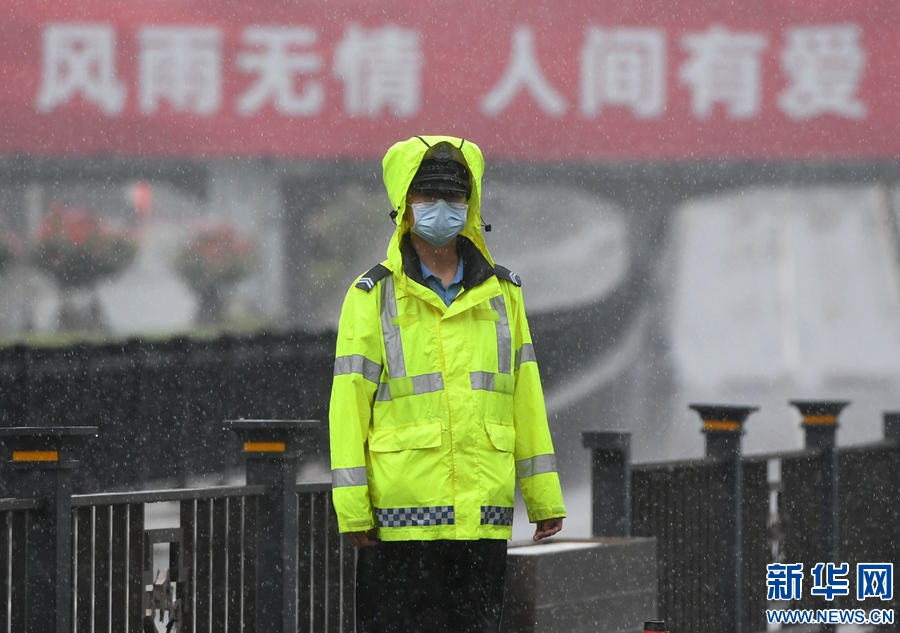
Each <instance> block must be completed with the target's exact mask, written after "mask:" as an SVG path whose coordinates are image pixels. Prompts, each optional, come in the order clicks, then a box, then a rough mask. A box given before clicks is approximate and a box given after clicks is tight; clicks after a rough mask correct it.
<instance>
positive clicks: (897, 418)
mask: <svg viewBox="0 0 900 633" xmlns="http://www.w3.org/2000/svg"><path fill="white" fill-rule="evenodd" d="M883 415H884V439H886V440H894V441H900V411H885V412H884V414H883Z"/></svg>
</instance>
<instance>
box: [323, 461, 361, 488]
mask: <svg viewBox="0 0 900 633" xmlns="http://www.w3.org/2000/svg"><path fill="white" fill-rule="evenodd" d="M368 483H369V479H368V477H367V476H366V467H365V466H358V467H356V468H335V469H334V470H332V471H331V487H332V488H343V487H344V486H365V485H368Z"/></svg>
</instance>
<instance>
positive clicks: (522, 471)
mask: <svg viewBox="0 0 900 633" xmlns="http://www.w3.org/2000/svg"><path fill="white" fill-rule="evenodd" d="M555 472H556V455H554V454H553V453H550V454H549V455H535V456H534V457H529V458H528V459H520V460H519V461H517V462H516V476H517V477H518V478H519V479H528V478H529V477H534V476H535V475H543V474H544V473H555Z"/></svg>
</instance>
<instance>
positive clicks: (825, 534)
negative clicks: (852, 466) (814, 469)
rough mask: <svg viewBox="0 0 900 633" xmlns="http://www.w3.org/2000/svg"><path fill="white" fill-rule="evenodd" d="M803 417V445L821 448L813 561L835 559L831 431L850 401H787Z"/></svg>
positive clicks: (834, 469)
mask: <svg viewBox="0 0 900 633" xmlns="http://www.w3.org/2000/svg"><path fill="white" fill-rule="evenodd" d="M790 404H791V406H793V407H795V408H796V409H797V410H798V411H799V412H800V415H801V417H802V418H803V423H802V426H803V431H804V433H805V434H806V448H818V449H821V450H822V453H823V456H822V488H821V496H820V497H819V509H820V514H819V516H820V517H821V523H820V524H819V537H820V539H821V540H820V543H821V550H820V552H819V554H820V556H821V558H820V559H819V560H818V561H816V562H824V563H836V562H838V560H837V557H838V551H837V521H838V498H837V492H838V490H837V488H838V481H837V452H836V451H835V444H836V442H835V434H836V432H837V427H838V423H837V419H838V415H840V413H841V411H842V410H843V409H844V407H846V406H847V405H848V404H850V402H849V401H846V400H791V401H790Z"/></svg>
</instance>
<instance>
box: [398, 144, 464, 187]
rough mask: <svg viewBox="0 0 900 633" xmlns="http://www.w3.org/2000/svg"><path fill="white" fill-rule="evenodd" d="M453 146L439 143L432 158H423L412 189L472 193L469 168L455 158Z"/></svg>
mask: <svg viewBox="0 0 900 633" xmlns="http://www.w3.org/2000/svg"><path fill="white" fill-rule="evenodd" d="M453 149H454V148H453V146H452V145H450V144H449V143H446V142H443V143H438V144H437V145H435V146H434V148H433V152H432V151H430V152H428V153H427V154H426V156H427V155H428V154H431V157H430V158H424V159H422V163H421V164H420V165H419V170H418V171H417V172H416V175H415V176H413V179H412V182H411V183H410V185H409V187H410V189H415V190H416V191H450V192H454V193H461V194H464V195H465V196H466V197H467V198H468V197H469V196H471V195H472V185H471V184H470V183H469V168H468V167H466V166H465V165H464V164H463V163H461V162H459V161H457V160H455V159H454V158H453V151H452V150H453Z"/></svg>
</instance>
